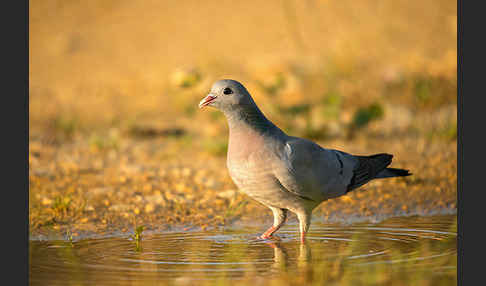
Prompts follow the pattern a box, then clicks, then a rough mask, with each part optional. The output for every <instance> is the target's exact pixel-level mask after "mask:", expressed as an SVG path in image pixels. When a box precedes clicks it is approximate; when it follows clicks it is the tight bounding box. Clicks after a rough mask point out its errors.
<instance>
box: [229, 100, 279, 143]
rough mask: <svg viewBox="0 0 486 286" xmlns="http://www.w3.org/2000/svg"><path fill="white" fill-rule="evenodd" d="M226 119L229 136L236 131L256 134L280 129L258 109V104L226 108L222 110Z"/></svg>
mask: <svg viewBox="0 0 486 286" xmlns="http://www.w3.org/2000/svg"><path fill="white" fill-rule="evenodd" d="M224 115H225V116H226V119H227V120H228V126H229V130H230V136H231V134H232V133H235V132H238V131H240V132H241V131H243V132H244V131H245V130H246V131H249V132H255V133H258V134H261V135H263V134H266V133H270V132H272V131H274V132H275V131H277V132H278V131H280V132H282V131H281V130H280V129H279V128H278V127H277V126H275V125H274V124H273V123H272V122H271V121H270V120H268V119H267V118H266V117H265V115H263V113H262V112H261V111H260V109H259V108H258V106H256V105H250V106H245V107H239V108H238V109H233V110H226V111H225V112H224Z"/></svg>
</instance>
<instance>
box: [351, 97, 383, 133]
mask: <svg viewBox="0 0 486 286" xmlns="http://www.w3.org/2000/svg"><path fill="white" fill-rule="evenodd" d="M383 115H384V109H383V107H382V106H381V104H379V103H372V104H371V105H369V106H367V107H364V108H359V109H358V110H357V111H356V112H355V113H354V116H353V121H352V123H351V124H352V127H353V128H358V129H359V128H362V127H365V126H366V125H368V124H369V123H370V122H371V121H374V120H377V119H380V118H382V117H383Z"/></svg>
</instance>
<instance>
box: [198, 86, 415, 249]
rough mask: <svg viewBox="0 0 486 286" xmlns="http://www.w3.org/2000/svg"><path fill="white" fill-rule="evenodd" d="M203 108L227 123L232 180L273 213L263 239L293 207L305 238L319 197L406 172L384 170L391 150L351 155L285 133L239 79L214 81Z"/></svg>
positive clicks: (337, 193)
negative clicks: (217, 113) (216, 111)
mask: <svg viewBox="0 0 486 286" xmlns="http://www.w3.org/2000/svg"><path fill="white" fill-rule="evenodd" d="M205 106H212V107H215V108H217V109H219V110H221V111H222V112H223V113H224V115H225V116H226V119H227V121H228V126H229V144H228V154H227V167H228V170H229V173H230V176H231V178H232V179H233V181H234V183H235V184H236V186H237V187H238V188H239V189H240V190H241V191H242V192H244V193H245V194H247V195H249V196H250V197H252V198H254V199H255V200H257V201H259V202H260V203H262V204H264V205H265V206H267V207H269V208H270V209H271V210H272V212H273V214H274V224H273V226H272V227H270V228H269V229H268V230H267V231H266V232H265V233H264V234H262V235H261V236H260V237H261V238H269V237H271V236H272V234H273V233H274V232H275V231H277V230H278V229H279V228H280V227H281V226H282V225H283V223H284V222H285V220H286V218H287V212H288V211H291V212H293V213H295V214H296V215H297V217H298V219H299V222H300V233H301V240H302V241H303V240H304V237H305V233H306V232H307V231H308V229H309V226H310V219H311V214H312V210H313V209H314V208H315V207H317V206H318V205H319V204H320V203H322V202H323V201H325V200H327V199H330V198H335V197H339V196H342V195H344V194H346V193H347V192H349V191H351V190H354V189H356V188H358V187H360V186H362V185H364V184H366V183H367V182H369V181H370V180H373V179H378V178H390V177H398V176H408V175H410V173H409V172H408V171H407V170H402V169H395V168H387V166H388V165H389V164H390V163H391V161H392V157H393V156H392V155H389V154H377V155H372V156H354V155H351V154H348V153H345V152H342V151H338V150H333V149H325V148H322V147H321V146H319V145H317V144H316V143H314V142H312V141H310V140H307V139H303V138H297V137H292V136H288V135H287V134H285V133H284V132H283V131H282V130H280V129H279V128H278V127H277V126H275V125H274V124H273V123H272V122H271V121H269V120H268V119H267V118H266V117H265V116H264V115H263V113H262V112H261V111H260V109H259V108H258V106H257V105H256V104H255V102H254V101H253V99H252V97H251V96H250V94H249V92H248V91H247V90H246V88H245V87H244V86H243V85H242V84H240V83H239V82H237V81H234V80H228V79H225V80H220V81H217V82H216V83H214V85H213V86H212V88H211V92H210V93H209V94H208V95H207V96H206V97H205V98H204V99H203V100H201V102H200V103H199V107H201V108H202V107H205Z"/></svg>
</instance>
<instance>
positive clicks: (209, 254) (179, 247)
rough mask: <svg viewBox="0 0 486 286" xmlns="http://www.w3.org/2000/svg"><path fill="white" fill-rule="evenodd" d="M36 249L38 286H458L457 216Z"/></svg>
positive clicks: (36, 244) (37, 244) (36, 245)
mask: <svg viewBox="0 0 486 286" xmlns="http://www.w3.org/2000/svg"><path fill="white" fill-rule="evenodd" d="M260 232H261V228H259V227H252V226H246V227H244V226H240V227H229V228H219V229H214V230H212V231H182V232H178V231H172V232H147V233H144V234H143V235H142V238H141V239H140V240H135V239H134V238H133V237H131V236H128V235H118V236H106V237H102V238H97V239H81V240H73V241H66V240H51V241H42V240H31V241H30V260H29V261H30V282H31V285H93V284H98V285H156V284H157V285H227V284H229V283H231V284H234V285H251V284H252V285H304V284H305V285H322V283H326V285H356V284H359V285H438V284H440V285H456V277H457V275H456V268H457V248H456V242H457V234H456V232H457V220H456V216H455V215H446V216H431V217H418V216H411V217H401V218H391V219H386V220H384V221H382V222H381V223H377V224H373V223H369V222H368V223H353V224H329V223H321V222H319V221H315V222H314V223H313V225H312V227H311V230H310V233H309V235H308V240H307V242H306V243H305V244H300V242H299V240H298V227H297V224H295V223H290V224H289V225H287V226H286V227H284V228H283V229H282V230H281V231H280V232H279V233H278V235H277V236H276V237H275V238H272V239H270V240H257V239H255V237H256V236H257V235H258V234H259V233H260Z"/></svg>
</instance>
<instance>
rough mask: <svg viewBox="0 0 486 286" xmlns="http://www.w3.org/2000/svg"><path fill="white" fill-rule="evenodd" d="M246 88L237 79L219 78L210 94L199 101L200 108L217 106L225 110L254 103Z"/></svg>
mask: <svg viewBox="0 0 486 286" xmlns="http://www.w3.org/2000/svg"><path fill="white" fill-rule="evenodd" d="M254 104H255V103H254V102H253V99H252V98H251V96H250V94H249V93H248V91H247V90H246V88H245V87H244V86H243V85H242V84H241V83H239V82H237V81H236V80H231V79H222V80H218V81H217V82H215V83H214V84H213V86H212V87H211V91H210V92H209V94H208V95H207V96H206V97H205V98H203V99H202V100H201V101H200V102H199V108H203V107H205V106H212V107H215V108H217V109H219V110H221V111H223V112H225V111H231V110H235V109H238V108H241V107H246V106H251V105H254Z"/></svg>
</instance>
